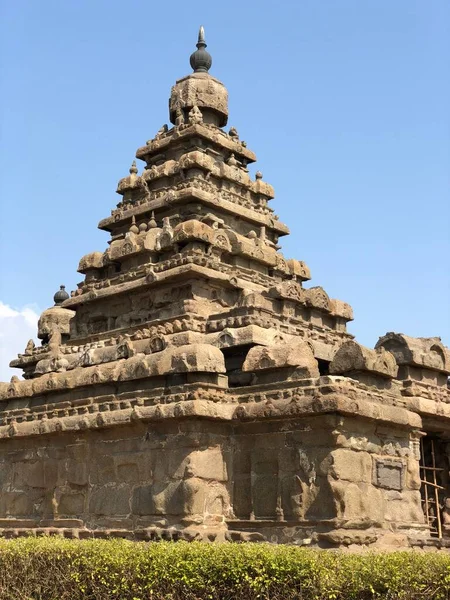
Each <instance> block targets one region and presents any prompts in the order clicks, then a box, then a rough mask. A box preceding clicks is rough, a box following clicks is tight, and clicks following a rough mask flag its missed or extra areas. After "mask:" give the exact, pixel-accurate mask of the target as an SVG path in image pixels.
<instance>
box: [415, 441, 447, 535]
mask: <svg viewBox="0 0 450 600" xmlns="http://www.w3.org/2000/svg"><path fill="white" fill-rule="evenodd" d="M444 460H445V461H446V454H445V452H444V448H443V442H442V441H441V440H439V438H436V437H432V436H429V435H427V436H425V437H423V438H422V439H421V441H420V481H421V484H422V485H421V495H422V508H423V513H424V515H425V522H426V523H427V524H428V526H429V527H430V534H431V536H432V537H437V538H442V537H443V532H444V527H443V511H444V506H445V496H446V493H445V492H446V480H447V479H448V468H447V473H446V472H445V468H444V464H443V461H444ZM446 462H447V461H446Z"/></svg>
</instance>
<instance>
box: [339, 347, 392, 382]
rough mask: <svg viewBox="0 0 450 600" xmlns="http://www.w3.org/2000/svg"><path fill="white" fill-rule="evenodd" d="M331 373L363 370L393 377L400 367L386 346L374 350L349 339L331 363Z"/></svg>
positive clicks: (389, 377)
mask: <svg viewBox="0 0 450 600" xmlns="http://www.w3.org/2000/svg"><path fill="white" fill-rule="evenodd" d="M329 369H330V373H331V374H337V375H341V374H342V375H343V374H347V373H350V374H351V373H358V372H361V371H363V372H364V371H365V372H369V373H373V374H375V375H379V376H381V377H386V378H388V379H392V378H393V377H395V376H396V375H397V371H398V367H397V364H396V362H395V358H394V356H393V355H392V354H391V353H390V352H387V351H386V350H385V349H384V348H378V349H377V350H372V349H370V348H366V347H365V346H362V345H361V344H358V343H357V342H355V341H354V340H349V341H348V342H345V343H344V344H342V346H341V347H340V348H339V350H338V351H337V352H336V354H335V356H334V358H333V360H332V361H331V363H330V367H329Z"/></svg>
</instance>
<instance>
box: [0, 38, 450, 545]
mask: <svg viewBox="0 0 450 600" xmlns="http://www.w3.org/2000/svg"><path fill="white" fill-rule="evenodd" d="M206 47H207V46H206V42H205V36H204V31H203V28H200V32H199V36H198V42H197V50H196V51H194V52H193V54H192V55H191V57H190V64H191V67H192V69H193V72H192V73H191V74H190V75H187V76H186V77H183V78H181V79H179V80H178V81H177V82H176V83H175V85H174V86H173V88H172V90H171V94H170V99H169V119H170V123H171V125H170V126H169V125H166V124H165V125H163V126H162V127H161V128H160V129H159V130H158V132H157V133H156V135H155V137H154V138H152V139H150V140H149V141H148V142H147V143H146V144H145V145H144V146H142V147H140V148H138V150H137V152H136V158H137V159H138V160H139V161H142V163H143V170H142V171H141V173H139V169H138V167H137V164H136V161H133V163H132V165H131V167H130V169H129V174H128V175H127V176H126V177H124V178H123V179H121V180H120V181H119V183H118V187H117V193H118V194H119V195H120V197H121V198H120V201H119V203H118V204H117V207H116V208H114V209H113V210H112V212H111V215H110V216H108V217H107V218H105V219H103V220H102V221H100V223H99V228H100V229H102V230H104V231H106V232H108V233H109V235H110V240H109V243H108V247H107V249H106V250H105V251H103V252H91V253H89V254H86V255H85V256H84V257H83V258H82V259H81V260H80V263H79V267H78V271H79V272H80V273H81V274H83V275H84V279H83V281H82V282H81V283H79V284H78V287H77V289H76V290H75V291H74V292H72V293H71V295H70V296H69V294H67V292H65V290H64V286H61V290H60V291H59V292H57V293H56V294H55V298H54V301H55V306H53V307H51V308H49V309H47V310H46V311H44V313H43V314H42V315H41V318H40V321H39V326H38V329H39V331H38V337H39V338H40V339H41V340H42V345H41V346H40V347H34V344H32V343H29V344H28V345H27V348H26V350H25V352H24V353H23V354H21V355H19V357H18V358H17V359H15V360H14V361H12V363H11V365H12V366H15V367H18V368H21V369H22V370H23V374H24V378H25V380H24V381H19V380H18V379H17V378H13V380H12V381H11V382H10V383H5V384H0V468H1V469H3V472H4V474H5V476H4V479H3V481H4V485H3V488H2V491H1V492H0V499H1V503H0V528H3V529H4V530H5V531H10V530H14V531H24V532H25V531H29V530H30V529H32V530H36V529H45V530H47V529H48V528H53V529H54V528H57V529H58V530H61V529H63V530H64V531H65V532H66V534H67V535H77V536H80V535H81V536H83V535H84V536H90V535H98V536H102V535H109V534H114V533H115V532H116V533H117V532H118V533H119V534H120V535H129V536H132V537H133V536H134V537H136V538H139V539H152V538H157V537H161V536H162V537H170V538H179V537H185V538H187V539H194V538H196V539H210V540H213V539H229V540H247V539H255V540H256V539H268V540H272V541H277V542H295V543H297V544H302V543H305V544H307V543H308V544H309V543H315V544H319V545H322V546H330V545H331V546H332V545H341V544H351V543H357V544H367V545H371V544H382V543H389V540H390V539H391V538H392V536H394V537H395V536H396V539H397V540H398V539H400V540H401V543H404V544H407V543H409V542H408V540H413V539H415V538H416V537H418V538H419V539H421V540H423V539H426V538H427V536H429V534H430V531H431V529H432V528H433V527H434V525H433V523H434V521H433V523H431V521H430V520H429V519H430V518H431V517H429V516H427V514H426V515H425V517H426V518H425V517H424V512H423V511H422V506H421V502H422V500H421V492H420V488H421V485H420V470H419V467H420V465H419V459H420V448H419V445H420V439H421V436H422V435H423V433H421V427H422V418H421V410H422V411H423V410H424V409H423V406H424V405H423V404H420V402H418V401H417V398H416V394H417V393H420V394H421V395H422V396H423V394H424V393H429V394H432V393H435V392H434V391H433V390H438V393H439V394H441V396H442V398H444V397H445V398H448V389H447V387H446V381H447V374H448V373H449V372H450V359H449V354H448V350H447V349H446V348H444V347H443V346H442V344H441V343H440V341H439V340H437V339H434V338H433V339H434V341H432V342H430V348H431V346H432V347H433V348H434V352H435V355H433V357H434V358H433V360H432V361H431V363H430V364H428V363H426V364H425V362H426V361H425V362H424V363H423V365H422V367H423V368H424V369H428V370H431V371H430V372H432V373H433V374H434V375H432V376H430V377H429V378H428V379H427V380H426V381H427V383H426V385H425V386H424V385H422V384H420V386H419V387H420V389H419V388H418V387H417V386H418V385H419V384H418V383H415V381H416V380H417V379H418V377H419V375H420V377H422V372H420V373H419V371H418V369H419V367H417V366H415V367H412V366H408V365H411V364H412V363H411V360H412V358H411V356H413V355H412V354H411V353H409V354H408V352H407V351H406V350H405V348H404V347H405V344H406V346H407V345H408V343H410V342H408V341H406V342H405V341H404V340H405V339H406V337H405V336H404V337H403V338H401V337H400V338H399V337H398V336H397V337H395V336H394V337H392V336H391V337H389V336H385V337H384V338H382V339H381V340H380V342H379V344H378V347H377V349H376V350H370V349H368V348H363V347H362V346H360V345H359V344H357V343H356V342H355V341H354V340H353V336H351V335H350V334H349V333H347V331H346V324H347V322H348V321H350V320H351V319H352V318H353V316H352V310H351V307H350V306H349V305H348V304H346V303H345V302H342V301H340V300H335V299H331V298H329V296H328V295H327V293H326V292H325V291H324V290H323V289H322V288H321V287H305V286H304V283H305V282H307V281H308V280H309V279H310V272H309V269H308V267H307V266H306V264H305V263H304V262H302V261H299V260H296V259H293V258H286V257H285V256H283V254H282V252H281V251H280V250H281V249H280V245H279V240H280V238H282V236H284V235H287V234H288V228H287V227H286V225H284V224H283V223H281V222H280V221H279V219H278V218H277V216H276V215H275V214H274V212H273V209H272V208H271V205H270V204H271V201H272V200H273V198H274V191H273V188H272V187H271V186H270V185H269V184H268V183H266V182H265V181H264V180H263V177H262V174H261V173H260V172H259V171H258V172H257V173H256V176H255V178H254V179H252V178H251V177H250V175H249V170H248V166H249V165H250V164H251V163H254V162H255V161H256V156H255V154H254V153H253V152H252V151H251V150H250V149H249V148H248V147H247V144H246V142H245V141H243V140H241V139H240V136H239V134H238V131H237V129H236V128H235V127H230V128H229V129H228V131H225V129H224V128H225V126H226V125H227V122H228V93H227V90H226V88H225V87H224V85H223V84H222V83H221V82H220V81H219V80H218V79H216V78H215V77H213V76H212V75H210V73H209V70H210V68H211V65H212V59H211V56H210V54H209V53H208V51H207V49H206ZM392 335H393V334H392ZM408 339H410V338H408ZM411 343H412V344H414V343H416V344H417V343H419V342H414V341H413V342H411ZM420 343H422V342H420ZM420 343H419V345H420ZM402 344H403V345H402ZM416 355H417V356H419V355H420V352H419V351H418V350H417V352H416ZM416 355H414V356H416ZM408 360H409V361H410V362H408ZM417 360H419V359H417ZM414 364H416V363H414ZM399 365H401V366H400V369H399ZM422 367H420V368H422ZM419 370H420V369H419ZM399 373H400V375H399ZM418 373H419V375H418ZM427 386H428V387H427ZM430 386H431V387H430ZM430 389H431V392H430ZM424 390H425V391H424ZM436 393H437V392H436ZM441 396H440V397H441ZM426 406H427V408H426V410H428V411H430V410H431V409H430V407H429V405H428V404H427V405H426ZM446 418H450V414H449V417H446ZM449 431H450V428H449ZM439 502H440V501H438V504H439ZM430 528H431V529H430ZM441 533H442V527H441ZM441 537H442V536H441Z"/></svg>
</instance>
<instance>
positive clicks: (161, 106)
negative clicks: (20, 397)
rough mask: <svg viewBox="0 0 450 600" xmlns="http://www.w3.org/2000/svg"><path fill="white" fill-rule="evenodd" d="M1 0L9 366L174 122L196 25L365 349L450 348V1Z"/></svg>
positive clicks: (305, 249)
mask: <svg viewBox="0 0 450 600" xmlns="http://www.w3.org/2000/svg"><path fill="white" fill-rule="evenodd" d="M0 10H1V25H0V52H1V56H2V57H3V60H2V64H1V70H0V83H1V90H2V94H1V110H0V116H1V138H2V143H1V164H2V178H1V185H0V215H1V221H2V229H1V238H0V252H1V257H2V266H1V274H0V306H3V313H2V311H1V310H0V350H1V352H2V353H1V354H0V363H2V364H0V379H1V375H3V374H4V372H5V370H4V367H5V362H7V360H9V359H10V358H12V356H13V355H14V354H15V353H16V352H17V351H19V350H21V349H23V347H24V345H25V343H26V341H27V339H28V338H29V337H30V335H32V333H31V334H30V322H31V319H30V314H29V312H28V313H27V314H26V317H24V316H23V311H24V310H25V309H26V307H29V306H31V308H32V310H34V311H35V312H36V313H38V312H40V311H42V310H43V309H44V308H46V307H48V306H50V305H51V304H52V296H53V293H54V292H55V291H56V290H57V289H58V287H59V284H60V283H65V284H66V286H67V287H68V288H70V289H74V288H75V287H76V282H77V281H80V280H81V277H82V276H81V275H79V274H77V273H76V268H77V265H78V260H79V258H80V257H81V256H82V255H84V254H86V253H87V252H90V251H93V250H104V249H105V248H106V243H107V235H106V234H105V233H103V232H100V231H98V230H97V229H96V225H97V223H98V221H99V220H100V219H101V218H103V217H105V216H107V215H108V214H109V212H110V210H111V209H112V208H113V207H114V206H115V204H116V203H117V201H118V199H119V197H118V196H117V195H116V194H115V189H116V184H117V181H118V179H120V178H121V177H123V176H124V175H126V174H127V172H128V168H129V166H130V163H131V161H132V160H133V158H134V153H135V150H136V149H137V148H138V147H139V146H140V145H142V144H144V143H145V141H146V140H147V139H149V138H150V137H152V136H153V135H154V134H155V133H156V131H157V130H158V129H159V128H160V127H161V125H162V124H163V123H165V122H167V120H168V114H167V112H168V111H167V100H168V97H169V93H170V87H171V85H172V84H173V83H174V82H175V80H176V79H177V78H179V77H182V76H184V75H186V74H187V73H189V72H190V68H189V55H190V53H191V52H192V51H193V50H194V49H195V41H196V35H197V30H198V26H199V25H200V24H203V25H204V26H205V30H206V40H207V42H208V49H209V50H210V52H211V54H212V57H213V67H212V69H211V73H212V74H213V75H214V76H216V77H218V78H219V79H220V80H222V81H223V82H224V83H225V85H226V86H227V88H228V90H229V95H230V120H229V124H230V125H234V126H235V127H236V128H237V129H238V130H239V133H240V135H241V138H243V139H245V140H246V141H247V143H248V146H249V147H250V148H251V149H252V150H254V151H255V152H256V154H257V156H258V163H257V167H258V168H259V169H260V170H261V171H262V172H263V174H264V178H265V179H266V180H267V181H268V182H270V183H271V184H273V185H274V187H275V191H276V198H275V200H274V201H273V203H272V206H273V207H274V208H275V211H276V213H277V214H278V215H279V217H280V218H281V220H283V221H284V222H286V223H287V224H288V225H289V226H290V228H291V235H290V236H289V237H288V238H284V239H283V240H282V243H283V251H284V253H285V255H286V256H288V257H291V256H292V257H296V258H299V259H301V260H304V261H305V262H306V263H307V264H308V265H309V267H310V268H311V272H312V282H311V285H321V286H323V287H324V288H325V290H326V291H327V292H328V293H329V295H330V296H332V297H335V298H340V299H342V300H345V301H347V302H349V303H350V304H351V305H352V306H353V308H354V312H355V321H354V323H352V324H351V325H350V331H351V332H352V333H354V334H355V335H356V336H357V339H358V340H359V341H360V342H361V343H363V344H365V345H368V346H373V344H374V343H375V342H376V340H377V339H378V337H379V336H380V335H383V334H384V333H385V332H386V331H400V332H403V333H407V334H409V335H413V336H435V335H440V336H442V338H443V341H444V343H446V344H447V345H449V344H450V279H449V269H448V259H449V255H450V233H449V232H450V208H449V206H450V201H449V200H450V198H449V179H450V176H449V172H450V169H449V165H450V111H449V106H450V80H449V77H448V73H449V63H450V60H449V59H450V41H449V40H450V4H449V2H448V0H428V1H425V0H420V1H419V0H395V1H392V0H364V1H363V2H362V1H361V0H298V1H296V2H294V1H293V0H292V1H289V2H268V1H258V2H255V1H254V2H251V1H250V2H245V3H244V2H237V1H235V0H231V1H229V2H227V3H219V2H209V3H207V2H201V3H195V2H194V3H187V2H181V1H178V0H176V1H174V2H171V3H159V2H151V1H150V0H146V1H145V2H144V1H141V0H127V2H124V1H119V0H109V1H106V0H105V1H103V0H89V1H88V0H77V1H76V2H75V1H73V2H71V1H66V2H61V1H60V0H58V1H56V0H55V1H50V0H40V1H39V2H36V1H35V0H28V1H26V0H15V2H9V3H7V2H4V3H3V4H2V7H1V9H0ZM5 307H6V308H5ZM8 311H9V312H8ZM11 313H14V314H16V315H18V316H16V317H14V316H11ZM2 314H3V318H2ZM5 315H9V316H6V317H5ZM8 319H9V320H8ZM14 319H16V320H15V321H14ZM20 319H22V320H23V324H27V326H26V327H25V325H23V327H22V325H20V324H19V320H20ZM12 321H14V323H15V326H14V327H13V328H12V329H11V327H10V325H11V323H12ZM19 325H20V326H19ZM31 329H32V328H31ZM11 332H12V333H11ZM17 344H19V346H20V347H18V348H16V345H17ZM2 367H3V371H2V370H1V368H2Z"/></svg>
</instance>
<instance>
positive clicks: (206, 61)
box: [189, 25, 212, 73]
mask: <svg viewBox="0 0 450 600" xmlns="http://www.w3.org/2000/svg"><path fill="white" fill-rule="evenodd" d="M196 45H197V50H196V51H195V52H193V53H192V54H191V58H190V60H189V62H190V63H191V67H192V69H193V71H194V73H207V72H208V71H209V69H210V68H211V65H212V58H211V54H210V53H209V52H208V51H207V50H205V48H206V42H205V30H204V29H203V25H202V26H201V27H200V29H199V32H198V41H197V44H196Z"/></svg>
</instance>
